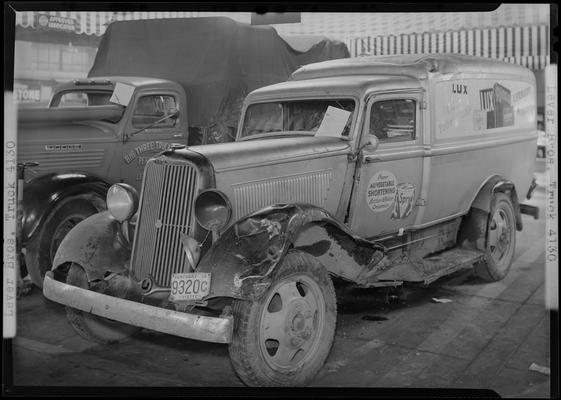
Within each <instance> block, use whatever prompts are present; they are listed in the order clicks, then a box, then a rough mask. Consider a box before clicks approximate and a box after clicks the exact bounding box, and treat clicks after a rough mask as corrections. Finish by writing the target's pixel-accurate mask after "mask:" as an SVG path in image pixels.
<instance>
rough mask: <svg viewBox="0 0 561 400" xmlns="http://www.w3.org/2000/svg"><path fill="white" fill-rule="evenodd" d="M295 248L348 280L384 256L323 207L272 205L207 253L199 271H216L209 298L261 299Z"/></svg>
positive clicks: (232, 230) (243, 222)
mask: <svg viewBox="0 0 561 400" xmlns="http://www.w3.org/2000/svg"><path fill="white" fill-rule="evenodd" d="M312 225H313V226H317V230H316V228H312ZM310 229H312V230H310ZM316 235H318V236H316ZM314 237H315V239H313V238H314ZM318 242H320V244H319V245H317V243H318ZM292 246H294V247H295V248H298V249H300V250H305V249H306V248H308V250H311V254H314V256H316V257H317V258H318V259H319V260H320V262H322V263H323V264H324V265H325V267H326V268H327V269H328V270H329V271H330V272H331V273H333V274H335V275H338V276H341V277H343V278H346V279H350V280H354V279H356V277H357V276H358V275H359V274H360V273H361V272H362V271H363V270H364V269H365V268H369V267H371V266H372V263H373V261H377V260H379V259H381V257H379V256H378V255H376V256H374V254H375V253H376V252H383V247H382V246H380V245H377V244H375V243H371V242H368V241H366V240H363V239H360V238H357V237H354V236H353V235H352V233H350V232H349V231H348V229H347V228H346V227H345V226H344V225H342V224H340V223H339V222H338V221H336V220H335V219H334V218H333V217H332V216H331V215H330V214H329V213H327V212H326V211H325V210H323V209H321V208H319V207H314V206H310V205H301V204H286V205H277V206H272V207H268V208H266V209H264V210H262V211H260V212H258V213H254V214H252V215H250V216H248V217H246V218H244V219H243V220H241V221H239V222H238V223H236V224H234V225H233V226H232V227H230V228H229V229H228V230H227V231H226V232H225V233H224V234H223V235H222V236H221V237H220V238H219V239H218V240H217V241H216V242H215V243H213V245H212V247H211V248H210V249H209V251H208V252H207V253H206V254H205V255H204V256H203V258H202V260H201V262H200V263H199V265H198V267H197V271H199V272H211V273H212V280H211V288H210V293H209V295H208V296H207V298H212V297H218V296H227V297H235V298H244V299H255V298H258V297H259V296H261V295H262V294H263V293H264V292H265V291H266V290H267V288H268V287H269V285H270V283H271V280H272V278H273V276H274V272H275V270H276V268H277V266H278V265H279V263H280V261H281V260H282V258H283V256H284V255H285V254H286V252H287V251H288V250H289V249H290V248H291V247H292ZM306 246H308V247H306ZM310 246H311V247H310Z"/></svg>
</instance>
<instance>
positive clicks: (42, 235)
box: [25, 199, 97, 288]
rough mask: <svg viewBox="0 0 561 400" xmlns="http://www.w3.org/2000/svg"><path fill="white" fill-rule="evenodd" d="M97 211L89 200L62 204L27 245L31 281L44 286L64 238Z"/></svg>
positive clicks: (27, 263) (27, 260)
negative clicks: (47, 273) (46, 274)
mask: <svg viewBox="0 0 561 400" xmlns="http://www.w3.org/2000/svg"><path fill="white" fill-rule="evenodd" d="M96 212H97V209H96V208H95V207H94V206H93V204H91V203H90V202H89V201H87V200H81V199H76V200H70V201H68V202H66V203H64V204H62V205H60V206H59V207H58V208H57V210H56V211H55V212H54V213H53V214H52V215H51V216H50V217H49V218H47V220H46V221H45V223H44V224H43V228H42V229H41V231H40V232H39V234H38V235H35V238H34V239H32V240H30V242H29V243H28V244H27V246H26V257H25V261H26V265H27V270H28V272H29V276H30V277H31V281H32V282H33V283H34V284H35V285H36V286H38V287H40V288H42V287H43V279H44V278H45V272H47V271H49V270H50V268H51V264H52V262H53V259H54V257H55V254H56V251H57V249H58V246H59V245H60V242H62V239H64V237H65V236H66V235H67V234H68V232H70V230H71V229H72V228H73V227H74V226H76V225H77V224H78V223H79V222H81V221H83V220H84V219H86V218H88V217H89V216H90V215H93V214H95V213H96Z"/></svg>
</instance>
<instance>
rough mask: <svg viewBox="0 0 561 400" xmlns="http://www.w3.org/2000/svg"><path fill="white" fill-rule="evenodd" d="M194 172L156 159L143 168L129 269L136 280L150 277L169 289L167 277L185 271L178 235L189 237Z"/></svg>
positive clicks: (195, 182)
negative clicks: (136, 224) (183, 234)
mask: <svg viewBox="0 0 561 400" xmlns="http://www.w3.org/2000/svg"><path fill="white" fill-rule="evenodd" d="M197 191H198V171H197V169H196V168H195V167H194V166H193V165H191V164H189V163H186V162H185V161H177V160H170V159H165V158H159V159H155V160H151V161H149V162H148V163H147V164H146V169H145V176H144V182H143V188H142V200H141V204H140V214H139V219H138V226H137V227H136V234H135V243H134V247H133V254H132V259H131V263H132V268H133V272H134V275H135V276H136V278H137V279H144V278H146V277H147V276H148V275H150V276H151V277H152V278H153V279H154V281H155V282H156V284H158V285H160V286H166V287H167V286H169V285H170V280H171V275H172V274H173V273H175V272H183V271H186V270H187V269H186V267H187V260H186V255H185V252H184V251H183V246H182V244H181V236H180V232H183V233H185V234H187V235H190V234H192V232H193V229H194V226H195V224H196V223H195V216H194V211H193V208H194V207H193V203H194V201H195V196H196V193H197Z"/></svg>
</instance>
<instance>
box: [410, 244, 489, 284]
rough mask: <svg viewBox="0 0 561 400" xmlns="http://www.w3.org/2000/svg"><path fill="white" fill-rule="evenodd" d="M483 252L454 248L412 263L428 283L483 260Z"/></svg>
mask: <svg viewBox="0 0 561 400" xmlns="http://www.w3.org/2000/svg"><path fill="white" fill-rule="evenodd" d="M484 258H485V254H484V253H483V252H481V251H478V250H471V249H464V248H454V249H451V250H447V251H444V252H442V253H440V254H438V255H434V256H430V257H427V258H424V259H423V260H422V261H421V262H415V263H414V265H415V267H416V268H417V270H418V271H419V273H420V274H421V275H422V276H423V278H424V280H423V281H424V283H425V284H429V283H431V282H434V281H436V280H437V279H439V278H442V277H443V276H446V275H450V274H452V273H454V272H456V271H459V270H461V269H464V268H467V267H471V266H473V264H475V263H477V262H480V261H483V259H484Z"/></svg>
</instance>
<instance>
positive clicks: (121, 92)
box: [109, 82, 134, 106]
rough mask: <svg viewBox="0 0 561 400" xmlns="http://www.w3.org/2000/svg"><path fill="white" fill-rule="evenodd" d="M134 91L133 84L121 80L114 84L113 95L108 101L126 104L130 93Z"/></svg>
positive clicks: (130, 95) (129, 99)
mask: <svg viewBox="0 0 561 400" xmlns="http://www.w3.org/2000/svg"><path fill="white" fill-rule="evenodd" d="M133 93H134V86H130V85H126V84H124V83H121V82H117V83H116V84H115V90H113V95H112V96H111V99H109V101H110V102H111V103H117V104H120V105H122V106H128V105H129V102H130V101H131V98H132V94H133Z"/></svg>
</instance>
